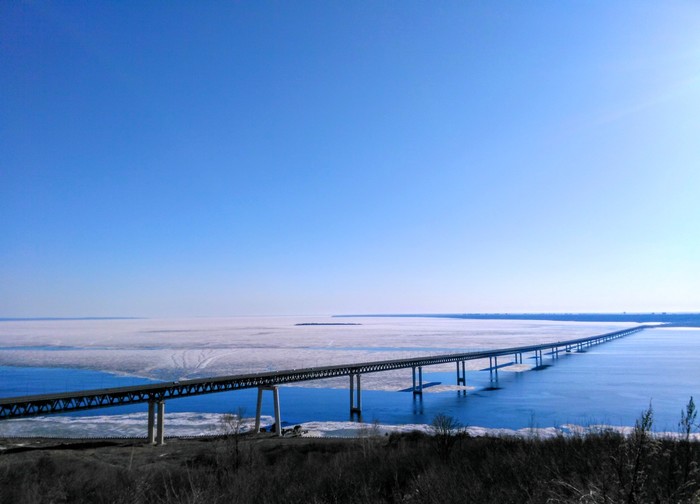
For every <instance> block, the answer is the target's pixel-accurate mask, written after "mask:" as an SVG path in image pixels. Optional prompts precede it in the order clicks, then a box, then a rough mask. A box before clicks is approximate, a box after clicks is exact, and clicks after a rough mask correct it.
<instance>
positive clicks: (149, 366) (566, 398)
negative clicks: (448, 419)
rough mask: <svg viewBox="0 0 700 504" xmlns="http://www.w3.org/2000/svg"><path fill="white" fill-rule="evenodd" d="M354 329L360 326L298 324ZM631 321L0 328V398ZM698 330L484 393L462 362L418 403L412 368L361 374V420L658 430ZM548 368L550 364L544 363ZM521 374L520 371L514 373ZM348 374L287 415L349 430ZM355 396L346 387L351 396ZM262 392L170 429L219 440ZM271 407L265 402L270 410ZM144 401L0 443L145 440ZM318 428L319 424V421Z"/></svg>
mask: <svg viewBox="0 0 700 504" xmlns="http://www.w3.org/2000/svg"><path fill="white" fill-rule="evenodd" d="M339 321H342V322H352V323H354V324H359V325H298V324H326V323H338V322H339ZM630 325H631V324H629V323H591V322H586V323H583V322H547V321H516V320H464V319H434V318H367V319H332V318H327V317H294V318H290V317H279V318H237V319H190V320H149V319H144V320H86V321H14V322H8V321H5V322H0V374H2V381H1V384H0V395H2V396H5V397H8V396H14V395H25V394H33V393H42V392H50V391H68V390H76V389H85V388H100V387H105V386H117V385H124V384H132V383H141V382H144V381H151V380H156V381H161V380H165V381H169V380H177V379H184V378H196V377H204V376H216V375H225V374H240V373H248V372H256V371H268V370H274V369H289V368H298V367H309V366H316V365H329V364H341V363H350V362H361V361H373V360H385V359H394V358H404V357H413V356H418V355H434V354H439V353H453V352H461V351H468V350H477V349H485V348H498V347H505V346H517V345H522V344H530V343H539V342H546V341H555V340H564V339H572V338H578V337H584V336H591V335H595V334H600V333H604V332H610V331H613V330H617V329H620V328H623V327H629V326H630ZM698 336H700V330H697V329H695V330H683V329H654V330H646V331H643V332H641V333H637V334H635V335H633V336H629V337H627V338H623V339H621V340H616V341H613V342H609V343H606V344H603V345H600V346H597V347H593V348H591V349H590V350H589V351H588V352H586V353H584V354H571V355H568V356H566V357H565V358H562V359H559V360H558V361H554V362H552V364H553V365H552V366H550V367H548V368H547V369H544V370H542V371H529V368H530V367H531V366H528V365H527V364H528V363H527V362H526V363H525V365H524V366H522V367H518V368H504V369H503V370H501V372H500V373H499V385H500V387H499V389H498V390H487V388H488V387H487V386H488V373H485V372H482V371H479V370H480V369H482V368H483V367H484V363H483V362H478V361H472V362H468V365H469V366H470V369H471V370H470V371H469V373H468V376H467V380H468V385H469V386H470V388H469V390H468V393H467V395H466V397H465V396H464V395H463V394H459V393H458V392H457V390H456V389H455V387H454V383H455V376H454V365H453V364H450V365H446V366H443V367H439V366H436V367H431V368H426V371H427V373H426V375H425V379H426V381H429V382H438V383H440V385H438V386H434V387H430V388H428V389H426V393H425V395H424V397H423V399H422V400H416V401H414V400H413V398H412V396H411V394H409V393H406V392H400V390H402V389H405V388H406V387H408V386H410V381H411V376H410V370H401V371H395V372H391V373H377V374H370V375H365V376H364V377H363V388H364V389H365V392H364V394H363V410H364V418H363V420H365V421H370V422H371V421H374V420H376V421H377V422H380V423H381V424H387V425H394V426H397V427H394V428H404V427H398V426H413V425H414V424H427V423H430V421H431V419H432V418H433V417H434V416H435V414H437V413H446V414H449V415H452V416H454V417H456V418H458V419H459V420H460V421H461V422H462V423H463V424H465V425H470V426H473V427H474V428H475V429H476V428H477V427H479V428H488V429H532V428H535V427H537V428H542V429H551V428H554V427H557V428H561V427H562V426H566V425H569V424H577V425H590V424H598V423H605V424H610V425H632V424H633V423H634V419H635V418H636V417H637V416H638V415H639V412H640V411H641V410H642V409H644V408H646V407H647V406H648V405H649V402H650V401H652V404H653V406H654V409H655V413H656V426H657V428H659V429H664V430H674V429H675V425H676V423H677V421H678V418H679V415H680V410H681V408H682V407H683V405H684V404H685V403H686V402H687V401H688V398H689V396H690V395H694V394H696V392H697V391H696V390H695V387H696V386H697V383H700V372H698V370H697V368H698V366H696V365H695V364H694V362H695V361H696V360H697V357H698V356H699V355H700V338H699V337H698ZM545 363H548V361H547V360H546V359H545ZM516 370H517V371H516ZM346 388H347V380H346V379H341V380H326V381H317V382H308V383H304V384H299V385H298V386H295V387H284V388H283V390H282V393H281V398H282V399H281V402H282V416H283V420H284V421H286V422H287V423H290V424H296V423H304V424H305V425H306V426H307V427H309V428H310V429H313V430H318V431H326V432H328V431H334V430H336V431H343V430H345V429H348V428H352V425H347V424H345V423H344V422H347V420H348V397H347V390H346ZM343 389H345V390H343ZM254 396H255V391H253V390H248V391H245V390H244V391H238V392H233V393H226V394H215V395H208V396H201V397H195V398H186V399H178V400H172V401H169V402H168V405H167V412H168V417H167V419H166V423H167V429H168V430H167V432H168V433H170V434H196V433H208V432H209V433H210V432H214V431H216V430H217V429H218V428H220V422H219V420H220V416H221V414H222V413H226V412H232V411H237V410H238V408H243V409H244V410H245V411H246V412H247V413H248V414H250V415H252V414H253V413H254V408H255V405H254V399H255V397H254ZM266 409H267V410H268V412H270V411H269V405H267V404H266ZM144 410H145V406H143V405H135V406H131V407H128V408H114V409H106V410H97V411H93V412H89V413H88V414H83V415H82V416H79V417H76V416H51V417H46V418H45V419H31V420H21V421H11V422H3V423H0V435H17V434H28V433H31V434H54V435H66V434H72V435H82V434H85V433H89V434H91V435H122V434H126V435H143V430H144V428H145V427H144V425H145V414H144ZM319 422H320V423H319Z"/></svg>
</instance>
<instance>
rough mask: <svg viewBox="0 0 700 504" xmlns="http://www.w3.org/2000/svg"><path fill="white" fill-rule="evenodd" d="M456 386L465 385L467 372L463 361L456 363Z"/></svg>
mask: <svg viewBox="0 0 700 504" xmlns="http://www.w3.org/2000/svg"><path fill="white" fill-rule="evenodd" d="M460 365H461V367H462V369H461V371H460ZM457 385H464V386H465V387H466V385H467V370H466V366H465V362H464V361H461V362H459V361H457Z"/></svg>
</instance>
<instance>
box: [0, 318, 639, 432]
mask: <svg viewBox="0 0 700 504" xmlns="http://www.w3.org/2000/svg"><path fill="white" fill-rule="evenodd" d="M648 327H652V326H648V325H639V326H636V327H632V328H629V329H623V330H620V331H614V332H610V333H605V334H599V335H596V336H590V337H586V338H578V339H571V340H566V341H556V342H549V343H541V344H537V345H527V346H518V347H509V348H498V349H491V350H480V351H472V352H462V353H454V354H444V355H432V356H424V357H415V358H408V359H395V360H384V361H374V362H362V363H353V364H341V365H334V366H318V367H310V368H303V369H287V370H280V371H270V372H264V373H251V374H243V375H231V376H218V377H212V378H198V379H193V380H182V381H175V382H163V383H154V384H146V385H133V386H128V387H116V388H106V389H96V390H82V391H76V392H63V393H56V394H41V395H31V396H23V397H8V398H2V399H0V420H5V419H12V418H24V417H31V416H38V415H50V414H59V413H69V412H74V411H84V410H92V409H98V408H108V407H114V406H124V405H128V404H137V403H148V437H147V439H148V441H149V442H151V443H156V444H162V443H163V439H164V420H165V401H166V400H170V399H177V398H179V397H187V396H195V395H203V394H214V393H218V392H229V391H233V390H240V389H246V388H256V387H257V388H258V402H257V410H256V422H255V432H258V431H259V429H260V413H261V406H262V394H263V391H265V390H271V391H272V392H273V398H274V409H275V427H276V433H277V434H278V435H281V421H280V407H279V391H278V389H277V387H278V386H279V385H284V384H287V383H295V382H303V381H311V380H322V379H326V378H337V377H342V376H348V377H350V414H351V415H354V414H360V413H361V411H362V387H361V380H360V378H361V376H362V375H363V374H367V373H378V372H382V371H391V370H396V369H409V368H410V369H411V370H412V377H413V386H412V392H413V394H414V395H420V394H422V393H423V367H426V366H434V365H438V364H447V363H451V362H454V363H456V367H457V382H456V383H457V385H466V367H465V363H466V361H469V360H478V359H488V360H489V367H488V368H487V369H488V371H489V373H490V375H491V380H492V381H493V380H494V379H495V380H497V379H498V369H499V368H502V367H504V366H509V365H511V364H518V363H519V364H522V362H523V354H532V357H533V358H534V359H535V367H538V366H541V365H542V360H543V355H544V354H547V355H551V357H552V358H553V359H555V358H558V356H559V353H560V352H571V351H582V350H583V349H584V348H586V347H589V346H593V345H598V344H600V343H605V342H606V341H610V340H613V339H618V338H622V337H624V336H628V335H630V334H633V333H636V332H639V331H641V330H643V329H646V328H648ZM499 357H501V358H503V357H507V358H511V357H512V359H513V360H509V361H506V362H503V361H502V362H501V364H499V363H498V358H499ZM156 408H157V423H156ZM156 428H157V430H156Z"/></svg>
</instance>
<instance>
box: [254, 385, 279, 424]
mask: <svg viewBox="0 0 700 504" xmlns="http://www.w3.org/2000/svg"><path fill="white" fill-rule="evenodd" d="M263 390H271V391H272V402H273V403H274V408H275V434H277V435H278V436H282V416H281V414H280V394H279V390H278V388H277V386H276V385H273V386H272V387H258V404H257V407H256V408H255V430H254V432H255V433H256V434H257V433H259V432H260V414H261V413H262V399H263Z"/></svg>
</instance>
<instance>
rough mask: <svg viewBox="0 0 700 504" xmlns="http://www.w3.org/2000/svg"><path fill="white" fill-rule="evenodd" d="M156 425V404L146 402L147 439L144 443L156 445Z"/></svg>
mask: <svg viewBox="0 0 700 504" xmlns="http://www.w3.org/2000/svg"><path fill="white" fill-rule="evenodd" d="M155 423H156V403H155V402H154V401H148V437H147V438H146V442H147V443H148V444H155V443H156V433H155V429H154V426H155Z"/></svg>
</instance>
